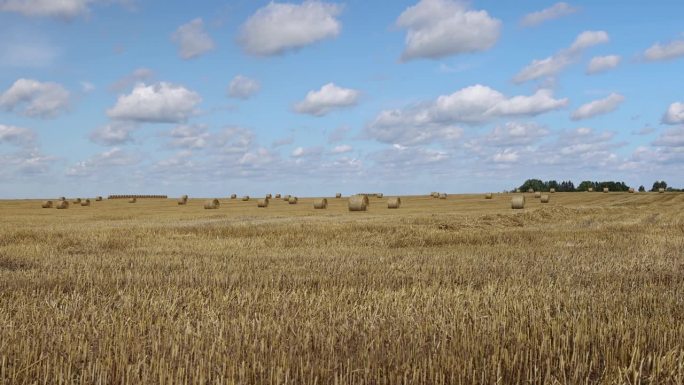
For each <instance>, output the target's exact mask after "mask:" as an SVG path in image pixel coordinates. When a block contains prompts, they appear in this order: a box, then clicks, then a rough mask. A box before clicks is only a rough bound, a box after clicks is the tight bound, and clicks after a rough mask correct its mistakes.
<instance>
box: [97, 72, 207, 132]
mask: <svg viewBox="0 0 684 385" xmlns="http://www.w3.org/2000/svg"><path fill="white" fill-rule="evenodd" d="M201 101H202V98H201V97H200V96H199V94H197V93H196V92H194V91H191V90H188V89H187V88H185V87H183V86H180V85H175V84H171V83H167V82H160V83H156V84H152V85H149V86H148V85H146V84H145V83H139V84H137V85H136V86H135V88H133V91H131V93H130V94H128V95H121V96H119V98H118V100H117V102H116V104H115V105H114V107H112V108H110V109H109V110H107V115H108V116H109V117H110V118H112V119H117V120H128V121H135V122H150V123H179V122H183V121H186V120H187V119H188V118H189V117H190V116H191V115H192V114H193V113H195V107H196V106H197V105H198V104H199V103H200V102H201Z"/></svg>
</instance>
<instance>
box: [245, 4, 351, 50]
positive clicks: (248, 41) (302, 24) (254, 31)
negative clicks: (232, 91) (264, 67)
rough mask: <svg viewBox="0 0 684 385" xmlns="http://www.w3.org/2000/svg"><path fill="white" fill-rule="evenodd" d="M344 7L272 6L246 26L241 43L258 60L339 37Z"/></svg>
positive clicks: (250, 20) (320, 5)
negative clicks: (340, 16)
mask: <svg viewBox="0 0 684 385" xmlns="http://www.w3.org/2000/svg"><path fill="white" fill-rule="evenodd" d="M341 11H342V7H341V6H340V5H337V4H331V3H324V2H321V1H313V0H308V1H305V2H303V3H302V4H292V3H276V2H271V3H269V4H268V5H267V6H265V7H263V8H260V9H258V10H257V11H256V12H255V13H254V14H253V15H252V16H250V17H249V18H248V19H247V21H246V22H245V23H244V24H243V25H242V29H241V31H240V35H239V37H238V43H239V44H240V45H241V46H242V49H243V50H245V52H247V53H249V54H251V55H256V56H272V55H280V54H283V53H285V52H288V51H293V50H297V49H300V48H303V47H305V46H307V45H310V44H314V43H316V42H319V41H321V40H325V39H331V38H335V37H337V35H339V33H340V30H341V29H342V25H341V23H340V22H339V21H338V20H337V19H336V16H338V15H339V14H340V12H341Z"/></svg>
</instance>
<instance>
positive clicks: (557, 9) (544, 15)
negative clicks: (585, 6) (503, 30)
mask: <svg viewBox="0 0 684 385" xmlns="http://www.w3.org/2000/svg"><path fill="white" fill-rule="evenodd" d="M577 11H578V9H577V8H575V7H573V6H571V5H570V4H568V3H564V2H560V3H556V4H554V5H552V6H550V7H548V8H544V9H542V10H541V11H537V12H532V13H529V14H527V15H525V17H523V19H522V20H521V21H520V25H522V26H523V27H533V26H535V25H539V24H541V23H543V22H546V21H549V20H554V19H558V18H560V17H563V16H568V15H572V14H573V13H575V12H577Z"/></svg>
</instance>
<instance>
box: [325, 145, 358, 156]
mask: <svg viewBox="0 0 684 385" xmlns="http://www.w3.org/2000/svg"><path fill="white" fill-rule="evenodd" d="M352 150H353V148H352V146H350V145H348V144H340V145H339V146H335V147H334V148H333V149H332V150H331V151H330V152H332V153H333V154H346V153H348V152H351V151H352Z"/></svg>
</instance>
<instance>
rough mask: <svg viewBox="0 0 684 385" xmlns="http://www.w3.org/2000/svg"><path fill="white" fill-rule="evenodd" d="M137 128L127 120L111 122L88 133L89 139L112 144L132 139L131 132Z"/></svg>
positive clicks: (104, 144)
mask: <svg viewBox="0 0 684 385" xmlns="http://www.w3.org/2000/svg"><path fill="white" fill-rule="evenodd" d="M136 128H137V125H136V124H133V123H129V122H113V123H109V124H106V125H104V126H102V127H100V128H98V129H96V130H94V131H93V132H91V133H90V135H89V138H90V141H92V142H94V143H97V144H101V145H103V146H114V145H121V144H125V143H129V142H132V141H133V137H132V136H131V133H132V132H133V131H134V130H135V129H136Z"/></svg>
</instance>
